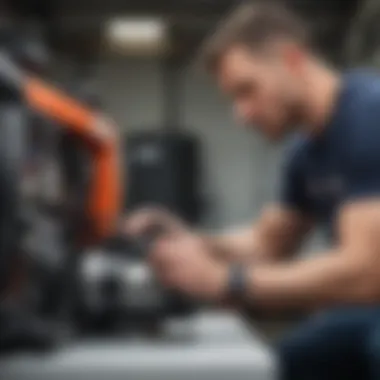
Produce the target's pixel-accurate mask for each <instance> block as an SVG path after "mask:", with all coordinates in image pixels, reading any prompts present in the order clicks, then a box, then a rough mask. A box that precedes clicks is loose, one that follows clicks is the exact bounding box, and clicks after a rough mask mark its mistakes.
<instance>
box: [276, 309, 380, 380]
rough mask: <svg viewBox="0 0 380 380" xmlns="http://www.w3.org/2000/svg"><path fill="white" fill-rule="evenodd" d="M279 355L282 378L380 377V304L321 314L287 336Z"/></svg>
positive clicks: (372, 379) (350, 379)
mask: <svg viewBox="0 0 380 380" xmlns="http://www.w3.org/2000/svg"><path fill="white" fill-rule="evenodd" d="M277 354H278V358H279V364H280V379H281V380H354V379H355V380H375V379H376V380H379V379H380V306H373V307H369V306H368V307H364V306H363V307H361V306H358V307H345V308H339V309H336V310H332V311H329V312H325V313H323V314H319V315H317V316H315V317H313V318H311V319H310V320H309V321H307V322H306V323H303V324H302V325H301V326H299V327H298V328H297V329H296V330H295V331H293V332H291V333H290V334H289V335H287V336H285V337H284V338H283V339H282V340H281V341H280V342H279V343H278V345H277Z"/></svg>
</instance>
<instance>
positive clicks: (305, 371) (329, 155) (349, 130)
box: [127, 5, 380, 380]
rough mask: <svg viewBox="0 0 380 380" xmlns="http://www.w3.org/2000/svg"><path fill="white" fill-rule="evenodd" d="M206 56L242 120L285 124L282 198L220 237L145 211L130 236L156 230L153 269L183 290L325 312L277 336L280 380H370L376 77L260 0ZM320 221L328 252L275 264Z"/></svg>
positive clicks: (379, 185) (377, 161)
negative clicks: (323, 55)
mask: <svg viewBox="0 0 380 380" xmlns="http://www.w3.org/2000/svg"><path fill="white" fill-rule="evenodd" d="M204 59H205V61H206V65H207V68H208V70H209V71H210V72H211V73H212V74H213V75H214V77H215V78H216V80H217V82H218V84H219V86H220V87H221V89H222V91H223V92H224V93H226V94H227V95H229V96H230V97H231V98H232V101H233V104H234V109H235V111H236V113H237V116H238V117H239V118H240V119H241V120H242V121H243V123H244V124H246V125H248V126H252V127H254V128H257V129H258V130H259V131H260V132H261V133H263V134H264V135H265V136H266V137H268V138H269V139H271V140H273V141H280V140H283V139H284V138H285V137H286V136H288V135H289V134H290V133H296V136H295V143H294V145H293V146H292V149H291V150H290V152H289V154H288V157H287V159H286V164H285V167H284V176H283V182H282V189H281V192H280V199H279V202H278V204H277V205H275V206H271V207H269V208H267V209H266V210H265V211H264V213H263V215H262V217H261V218H260V219H259V220H258V221H257V222H256V223H255V225H254V226H249V227H248V228H247V229H245V230H244V231H243V230H241V231H238V232H236V233H231V234H226V235H222V236H219V237H208V236H203V235H202V234H199V233H197V232H194V231H190V230H189V229H188V228H187V227H186V226H183V225H181V223H180V222H178V221H176V220H175V219H174V218H173V217H171V216H170V215H165V214H164V213H162V212H159V211H153V210H145V211H141V212H138V213H137V214H136V215H134V216H132V217H131V218H130V219H129V220H128V222H127V231H128V233H130V234H139V233H141V232H143V231H144V230H145V229H146V228H147V227H148V226H150V225H152V224H154V223H157V222H158V223H161V224H162V225H164V226H165V228H166V232H167V233H166V234H164V235H163V236H162V237H161V238H160V239H157V240H156V243H155V244H154V245H153V246H152V254H151V262H152V266H153V267H154V268H155V269H156V271H157V275H158V276H159V278H160V279H161V280H162V281H163V282H164V283H165V284H167V285H168V286H171V287H173V288H175V289H177V290H180V291H182V292H184V293H187V294H190V295H192V296H196V297H203V298H207V299H209V300H211V301H222V300H224V299H228V298H229V299H234V300H235V301H238V302H241V303H244V304H250V305H252V306H253V307H254V308H262V309H272V310H277V309H278V310H280V309H283V308H297V309H304V310H315V309H326V308H327V309H330V311H328V312H325V313H323V314H320V315H318V316H317V317H314V318H312V319H311V320H310V321H308V322H307V323H306V324H305V325H303V326H301V327H300V328H298V329H297V331H295V332H293V333H292V334H290V336H288V337H286V338H285V339H284V340H283V341H282V342H281V343H280V344H279V345H278V347H277V349H278V355H279V358H280V364H281V370H282V378H283V379H292V380H297V379H302V380H307V379H324V380H328V379H350V378H355V379H358V378H360V379H365V378H369V376H370V371H376V359H377V356H376V355H377V354H378V355H379V356H380V352H379V350H378V349H377V346H379V343H378V342H376V341H372V340H371V339H372V338H371V334H372V333H373V332H375V330H376V325H377V323H379V326H380V306H377V304H378V302H379V301H380V128H379V124H378V123H379V120H380V77H378V76H376V75H375V74H374V73H372V72H366V71H359V70H358V71H353V72H349V73H344V74H340V73H338V72H337V71H335V70H334V69H332V68H330V67H329V66H328V65H327V64H325V63H324V62H323V61H322V60H321V59H320V58H319V57H318V55H317V54H315V53H314V51H313V50H312V47H311V45H310V42H309V37H308V34H307V31H306V28H305V26H304V25H303V23H302V22H301V21H300V20H299V19H298V18H297V17H295V16H294V15H293V14H291V13H290V12H288V11H287V10H285V9H280V8H278V7H271V6H268V5H267V6H265V5H244V6H243V7H242V8H240V9H239V10H238V11H237V12H236V13H234V14H233V15H232V16H231V17H230V18H229V19H228V20H226V21H225V22H223V23H222V24H221V25H220V27H219V29H218V30H217V31H216V33H215V34H214V35H213V36H212V37H211V38H210V40H209V41H208V42H207V43H206V45H205V50H204ZM317 224H322V225H323V226H325V227H326V229H328V231H329V232H330V236H331V238H332V241H331V243H332V245H331V249H330V250H329V251H327V252H321V253H320V254H318V255H315V256H313V257H312V258H300V259H295V260H286V259H289V258H290V257H291V255H293V254H294V253H295V252H296V251H297V248H298V247H299V246H300V244H301V242H302V239H303V238H304V237H305V236H306V234H307V232H308V231H310V229H311V228H312V227H313V226H315V225H317ZM217 252H219V254H220V255H223V257H224V258H225V259H226V260H224V261H221V260H217V259H216V258H215V255H216V254H217ZM239 263H240V264H239ZM242 263H244V264H242ZM373 376H374V377H373V378H376V374H375V372H373Z"/></svg>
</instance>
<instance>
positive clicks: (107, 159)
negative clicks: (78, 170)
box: [25, 78, 122, 240]
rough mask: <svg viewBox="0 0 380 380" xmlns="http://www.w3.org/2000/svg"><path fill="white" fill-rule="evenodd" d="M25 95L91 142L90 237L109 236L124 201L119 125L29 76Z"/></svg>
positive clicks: (54, 118) (43, 112)
mask: <svg viewBox="0 0 380 380" xmlns="http://www.w3.org/2000/svg"><path fill="white" fill-rule="evenodd" d="M25 97H26V100H27V102H28V104H29V106H30V107H31V108H32V109H34V110H36V111H37V112H39V113H40V114H42V115H44V116H46V117H48V118H51V119H53V120H56V121H57V122H59V124H60V125H61V126H62V127H63V128H67V129H68V130H69V131H71V132H73V133H74V134H75V135H77V136H78V137H79V138H81V139H83V140H84V141H86V142H87V143H88V147H89V149H90V151H91V154H92V155H93V157H92V158H93V165H94V170H93V173H94V174H93V178H92V183H91V188H90V191H89V195H88V202H87V212H88V217H89V220H90V225H91V226H92V231H91V235H92V236H91V240H99V239H102V238H106V237H108V236H109V235H111V234H112V233H113V232H114V228H116V222H117V219H118V216H119V212H120V209H121V201H122V185H121V167H120V165H121V160H120V150H119V145H118V144H119V141H118V140H119V139H118V136H117V131H116V128H115V127H114V125H113V124H112V123H109V122H108V121H107V120H105V119H103V118H102V117H101V116H100V115H99V114H96V113H94V112H93V111H92V110H90V109H89V108H87V107H86V106H84V105H82V104H81V103H79V102H78V101H76V100H75V99H73V98H71V97H70V96H67V95H65V94H64V93H63V92H61V91H59V90H58V89H56V88H54V87H53V86H50V85H48V84H46V83H45V82H43V81H41V80H38V79H36V78H29V79H28V81H27V83H26V85H25ZM94 148H95V149H94Z"/></svg>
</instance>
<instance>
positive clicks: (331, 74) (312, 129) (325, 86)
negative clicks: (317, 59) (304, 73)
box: [304, 63, 342, 135]
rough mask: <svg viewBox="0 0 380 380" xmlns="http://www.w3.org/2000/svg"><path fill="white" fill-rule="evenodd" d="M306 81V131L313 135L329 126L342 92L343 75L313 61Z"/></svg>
mask: <svg viewBox="0 0 380 380" xmlns="http://www.w3.org/2000/svg"><path fill="white" fill-rule="evenodd" d="M308 74H309V75H308V80H307V82H306V83H305V92H306V96H305V99H308V100H307V103H306V105H305V111H306V112H305V115H304V116H305V124H304V125H305V131H307V132H308V133H311V134H312V135H318V134H319V133H322V132H323V130H324V129H325V128H326V127H327V125H328V123H329V121H330V119H331V117H332V115H333V113H334V110H335V107H336V106H337V101H338V98H339V94H340V89H341V85H342V78H341V75H340V74H339V73H338V72H336V71H334V70H332V69H330V68H328V67H326V66H323V65H321V64H319V63H312V64H311V65H310V68H309V73H308Z"/></svg>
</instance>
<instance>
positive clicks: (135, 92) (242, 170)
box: [97, 61, 280, 227]
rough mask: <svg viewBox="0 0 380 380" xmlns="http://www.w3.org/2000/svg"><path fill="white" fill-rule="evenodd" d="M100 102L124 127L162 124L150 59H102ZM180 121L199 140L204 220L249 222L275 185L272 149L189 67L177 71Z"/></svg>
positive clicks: (158, 90) (275, 152) (276, 150)
mask: <svg viewBox="0 0 380 380" xmlns="http://www.w3.org/2000/svg"><path fill="white" fill-rule="evenodd" d="M97 74H98V80H99V86H100V88H101V90H102V91H103V97H104V102H105V104H106V107H107V108H108V110H109V111H110V113H111V114H112V115H113V116H114V118H115V119H116V121H117V122H118V123H119V124H120V125H121V126H122V127H123V128H124V129H125V130H127V129H128V130H136V129H138V128H150V127H153V128H154V127H156V128H157V127H159V126H160V125H162V118H163V115H162V93H161V90H162V87H161V85H162V82H161V80H162V78H161V73H160V66H159V65H158V64H157V63H155V62H147V61H142V62H138V61H127V62H104V63H102V64H101V65H100V67H99V69H98V73H97ZM183 76H184V94H183V125H184V126H186V127H188V128H191V129H192V130H193V131H195V132H196V133H197V134H198V135H199V136H200V137H201V138H202V141H203V151H204V164H205V168H204V190H205V194H206V196H207V198H208V199H209V200H210V201H211V203H210V209H209V212H208V213H207V217H206V218H205V224H206V225H207V226H210V227H220V226H222V227H223V226H228V225H230V224H234V223H241V222H245V221H247V220H250V219H251V218H252V217H254V216H255V215H257V213H258V211H259V209H260V208H261V206H262V204H263V203H264V202H265V201H267V200H268V199H270V198H271V197H272V195H273V193H274V190H275V188H276V185H275V178H276V171H277V162H278V159H279V156H280V149H279V148H278V147H271V146H269V145H268V144H266V143H265V142H264V141H262V140H261V139H259V138H258V137H257V136H255V135H253V134H252V133H249V132H247V131H245V130H243V129H241V128H240V127H238V126H236V125H235V123H234V121H233V117H232V112H231V110H230V107H229V105H228V104H227V103H226V102H225V99H223V98H222V97H221V95H219V94H218V91H217V89H216V88H215V86H214V84H213V83H211V82H210V80H209V78H207V77H205V76H203V75H202V74H201V73H199V72H197V71H196V70H195V69H188V70H186V71H185V72H183Z"/></svg>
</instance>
